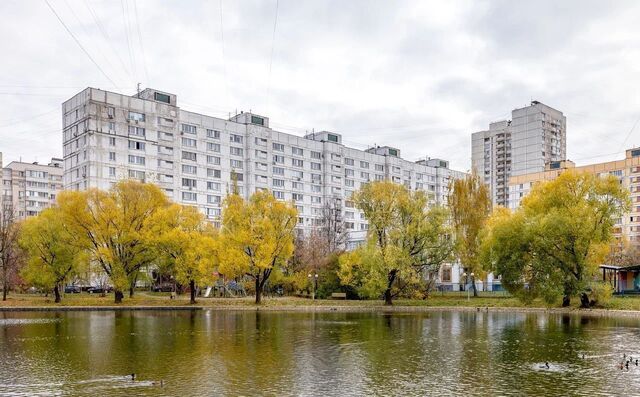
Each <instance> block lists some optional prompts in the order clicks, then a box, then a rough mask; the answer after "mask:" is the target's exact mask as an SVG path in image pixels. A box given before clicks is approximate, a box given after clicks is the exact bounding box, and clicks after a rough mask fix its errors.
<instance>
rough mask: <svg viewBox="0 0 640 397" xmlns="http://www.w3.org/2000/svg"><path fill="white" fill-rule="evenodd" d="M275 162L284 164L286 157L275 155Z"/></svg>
mask: <svg viewBox="0 0 640 397" xmlns="http://www.w3.org/2000/svg"><path fill="white" fill-rule="evenodd" d="M273 162H274V163H277V164H284V156H280V155H277V154H274V155H273Z"/></svg>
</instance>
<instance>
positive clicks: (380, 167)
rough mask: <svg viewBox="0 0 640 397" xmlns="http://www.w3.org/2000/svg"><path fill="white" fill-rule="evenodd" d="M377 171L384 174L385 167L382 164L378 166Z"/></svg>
mask: <svg viewBox="0 0 640 397" xmlns="http://www.w3.org/2000/svg"><path fill="white" fill-rule="evenodd" d="M376 171H381V172H384V165H382V164H376Z"/></svg>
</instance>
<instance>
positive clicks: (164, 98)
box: [153, 92, 171, 103]
mask: <svg viewBox="0 0 640 397" xmlns="http://www.w3.org/2000/svg"><path fill="white" fill-rule="evenodd" d="M153 99H155V100H156V101H158V102H164V103H171V97H170V96H169V95H167V94H162V93H160V92H154V93H153Z"/></svg>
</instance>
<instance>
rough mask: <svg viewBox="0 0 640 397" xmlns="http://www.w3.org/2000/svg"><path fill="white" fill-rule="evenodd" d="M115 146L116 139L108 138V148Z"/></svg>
mask: <svg viewBox="0 0 640 397" xmlns="http://www.w3.org/2000/svg"><path fill="white" fill-rule="evenodd" d="M115 145H116V138H114V137H109V146H115Z"/></svg>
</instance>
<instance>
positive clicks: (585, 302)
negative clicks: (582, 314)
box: [580, 292, 591, 309]
mask: <svg viewBox="0 0 640 397" xmlns="http://www.w3.org/2000/svg"><path fill="white" fill-rule="evenodd" d="M590 307H591V304H590V303H589V295H587V293H586V292H583V293H581V294H580V308H582V309H588V308H590Z"/></svg>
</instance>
